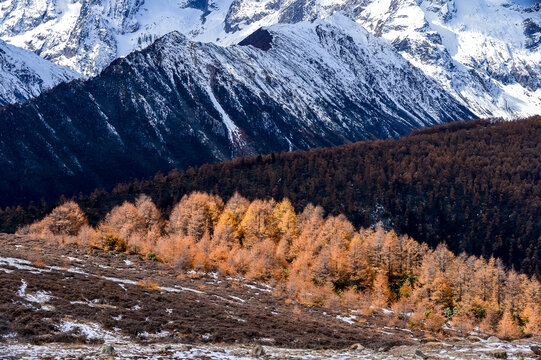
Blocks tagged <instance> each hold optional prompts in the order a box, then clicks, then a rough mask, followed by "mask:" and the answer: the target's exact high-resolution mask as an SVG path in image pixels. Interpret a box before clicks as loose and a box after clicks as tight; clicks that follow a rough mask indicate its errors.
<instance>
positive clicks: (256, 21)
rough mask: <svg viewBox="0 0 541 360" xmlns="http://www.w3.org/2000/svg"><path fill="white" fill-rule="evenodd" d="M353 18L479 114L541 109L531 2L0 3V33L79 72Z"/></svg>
mask: <svg viewBox="0 0 541 360" xmlns="http://www.w3.org/2000/svg"><path fill="white" fill-rule="evenodd" d="M336 12H343V13H344V14H346V15H348V16H350V17H351V18H353V19H355V20H356V21H357V22H358V23H360V24H362V25H363V26H364V27H365V28H366V29H368V31H370V32H371V33H372V34H374V35H376V36H378V37H382V38H384V39H386V40H387V41H389V42H390V43H392V44H393V45H394V46H395V48H396V50H397V51H399V52H400V53H401V54H402V55H403V56H404V57H405V58H406V59H407V60H408V61H410V62H411V63H412V64H414V65H415V66H416V67H418V68H420V69H421V70H422V71H423V72H424V73H425V74H427V75H429V76H430V77H431V78H433V79H435V80H436V81H438V82H439V83H440V84H441V85H442V86H443V87H444V88H445V89H447V90H448V91H449V92H450V93H451V94H452V95H453V96H454V97H455V98H456V99H457V100H458V101H460V102H461V103H462V104H463V105H465V106H467V107H468V108H470V109H471V110H472V111H474V112H475V113H476V114H477V115H479V116H505V117H516V116H524V115H531V114H535V113H540V112H541V65H540V64H541V51H540V47H539V44H540V42H541V11H540V5H539V3H536V1H533V0H515V1H511V0H184V1H178V0H152V1H150V0H93V1H83V0H25V1H22V0H0V37H1V38H2V39H4V40H5V41H7V42H10V43H12V44H14V45H17V46H20V47H24V48H26V49H29V50H32V51H34V52H36V53H37V54H39V55H41V56H42V57H44V58H46V59H49V60H51V61H54V62H56V63H58V64H61V65H65V66H68V67H70V68H72V69H75V70H77V71H79V72H81V73H83V74H86V75H95V74H97V73H99V71H101V70H102V69H103V68H105V67H106V66H107V65H108V64H109V63H110V62H111V61H113V60H114V59H116V58H117V57H120V56H125V55H127V54H128V53H130V52H131V51H133V50H134V49H139V48H142V47H144V46H147V45H149V44H150V43H152V41H153V40H155V39H156V38H158V37H160V36H162V35H164V34H166V33H168V32H171V31H179V32H181V33H183V34H185V35H186V36H188V37H189V38H190V39H194V40H198V41H206V42H216V43H219V44H222V45H230V44H236V43H238V42H239V41H240V40H241V39H242V38H244V37H245V36H247V35H249V34H251V33H253V32H254V31H255V30H257V29H258V28H260V27H262V26H269V25H272V24H276V23H287V24H291V23H297V22H299V21H304V20H314V19H322V18H326V17H328V16H330V15H332V14H334V13H336Z"/></svg>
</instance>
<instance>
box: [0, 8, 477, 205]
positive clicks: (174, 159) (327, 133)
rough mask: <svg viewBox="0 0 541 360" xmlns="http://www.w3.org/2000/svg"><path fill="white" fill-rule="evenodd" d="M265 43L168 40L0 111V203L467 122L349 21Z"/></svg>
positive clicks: (278, 34)
mask: <svg viewBox="0 0 541 360" xmlns="http://www.w3.org/2000/svg"><path fill="white" fill-rule="evenodd" d="M265 31H266V32H268V34H269V35H268V36H270V37H271V38H272V39H271V40H270V44H269V49H268V50H262V49H260V48H257V47H254V46H253V45H251V44H250V45H246V46H230V47H220V46H218V45H214V44H201V43H194V42H190V41H188V40H187V38H186V37H185V36H183V35H181V34H179V33H171V34H169V35H167V36H165V37H164V38H162V39H160V40H159V41H157V42H155V43H154V44H153V45H152V46H150V47H148V48H147V49H145V50H144V51H140V52H135V53H132V54H131V55H129V56H128V57H126V58H125V59H119V60H117V61H115V62H114V63H113V64H112V65H111V66H109V67H108V68H107V69H106V70H105V71H104V72H103V73H102V74H100V75H99V76H98V77H96V78H93V79H90V80H86V81H82V80H79V81H76V82H74V83H72V84H69V85H67V84H63V85H60V86H58V87H56V88H55V89H54V90H53V91H51V92H49V93H46V94H43V95H42V96H40V97H39V98H37V99H35V100H33V101H31V102H29V103H27V104H25V105H24V106H22V107H15V106H9V107H7V108H5V109H3V110H2V111H1V112H0V154H1V156H0V166H1V167H2V168H3V169H5V172H4V173H5V174H7V175H6V176H4V177H3V178H2V179H1V180H0V189H2V190H4V189H11V191H9V192H0V193H2V194H5V195H4V196H8V195H12V194H16V193H17V191H16V190H15V191H14V190H13V189H19V190H20V194H26V193H30V194H31V193H34V194H36V195H37V194H46V193H52V194H55V193H58V191H62V192H67V193H70V192H73V191H77V192H78V191H80V190H90V189H92V188H94V187H96V186H108V185H112V184H115V183H117V182H119V181H124V180H126V179H129V178H131V177H141V176H150V175H152V174H154V173H155V172H156V171H157V170H162V171H167V170H168V169H171V168H173V167H186V166H189V165H197V164H201V163H204V162H209V161H216V160H222V159H229V158H233V157H237V156H241V155H252V154H257V153H266V152H271V151H282V150H292V149H309V148H313V147H319V146H330V145H336V144H343V143H347V142H351V141H356V140H361V139H369V138H373V137H375V138H387V137H395V136H399V135H401V134H405V133H407V132H409V131H410V130H412V129H414V128H418V127H422V126H427V125H431V124H436V123H441V122H446V121H452V120H458V119H467V118H472V117H473V116H474V115H473V114H472V113H471V112H470V111H469V110H468V109H467V108H465V107H464V106H462V105H461V104H460V103H459V102H457V101H456V100H455V99H454V98H453V97H452V96H450V95H448V94H447V93H446V92H445V91H444V90H443V89H442V88H441V87H440V86H439V84H437V83H436V82H435V81H432V80H430V79H429V78H427V77H426V76H425V75H424V74H423V73H422V72H421V71H419V70H418V69H416V68H415V67H414V66H412V65H411V64H409V63H408V62H407V61H405V60H404V59H403V58H402V57H401V56H400V55H398V54H396V53H395V52H394V51H393V49H392V47H391V46H390V45H389V44H388V43H386V42H385V41H382V40H381V39H378V38H375V37H374V36H372V35H371V34H370V33H368V32H366V31H365V30H364V29H363V28H362V27H361V26H359V25H358V24H356V23H355V22H353V21H351V20H349V19H348V18H346V17H344V16H341V15H336V16H333V17H332V18H329V19H327V20H318V21H315V22H313V23H312V22H302V23H299V24H295V25H277V26H273V27H270V28H267V29H266V30H265ZM25 174H26V175H25ZM52 179H62V180H56V181H54V182H52ZM80 179H84V180H80ZM47 184H50V185H47ZM54 184H56V185H54ZM47 186H51V187H47ZM55 186H57V187H58V188H55ZM59 188H61V189H59ZM0 196H1V195H0ZM1 200H6V201H7V200H8V199H1Z"/></svg>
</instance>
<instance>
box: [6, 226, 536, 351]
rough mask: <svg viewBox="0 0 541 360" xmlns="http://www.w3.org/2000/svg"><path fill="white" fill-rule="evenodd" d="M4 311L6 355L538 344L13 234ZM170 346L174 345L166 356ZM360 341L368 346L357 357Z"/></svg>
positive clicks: (444, 348)
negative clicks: (466, 335)
mask: <svg viewBox="0 0 541 360" xmlns="http://www.w3.org/2000/svg"><path fill="white" fill-rule="evenodd" d="M141 284H143V285H144V286H141ZM156 286H157V287H158V288H156ZM152 287H154V289H152ZM0 314H2V315H1V317H0V358H2V359H3V358H4V357H5V358H8V356H14V357H20V358H39V357H41V358H47V356H50V358H74V359H75V358H76V357H77V356H81V355H88V354H93V355H92V356H94V355H96V354H98V353H99V349H100V347H101V346H102V345H101V344H103V343H106V344H115V346H116V347H117V354H120V355H121V357H122V358H130V357H131V358H163V359H166V358H194V359H223V358H231V359H237V358H243V357H246V356H249V355H250V354H251V353H250V351H251V350H250V348H249V347H245V346H252V345H254V344H262V345H265V346H266V348H267V349H268V351H267V353H268V354H272V355H267V357H272V358H275V357H281V358H337V359H341V358H348V357H349V358H365V359H370V358H373V359H384V358H399V357H402V358H408V356H413V357H411V358H415V356H417V355H415V351H417V350H419V351H422V352H423V354H434V355H435V354H440V353H442V352H443V353H446V352H447V348H449V349H455V350H456V351H455V350H453V351H454V352H457V351H458V350H457V349H458V348H460V349H462V350H460V352H459V353H460V356H462V357H458V358H471V359H475V358H482V357H484V356H485V353H486V354H488V352H489V351H492V350H494V349H498V348H503V349H506V351H508V352H509V354H510V355H511V354H514V355H513V356H516V357H515V358H529V357H528V356H533V355H532V354H531V350H529V346H530V345H531V344H530V343H531V342H532V341H534V340H529V341H526V342H525V343H524V344H522V345H518V343H517V344H515V345H513V346H511V345H512V344H508V345H509V346H511V347H509V346H507V345H505V344H503V343H502V344H497V345H498V346H499V347H495V346H496V345H494V346H492V347H488V348H487V347H486V346H485V347H480V346H477V347H476V346H472V344H471V343H470V342H467V341H465V340H464V339H455V342H454V343H449V342H448V343H443V342H439V343H440V345H437V346H434V345H435V344H431V345H426V344H423V342H425V341H423V339H425V338H426V337H427V336H429V335H428V334H425V333H424V332H422V331H410V330H407V329H400V328H394V327H392V328H389V327H385V323H384V321H383V320H384V319H383V318H382V317H381V316H378V315H370V316H362V315H359V314H357V313H351V312H348V311H347V310H346V309H339V308H337V309H329V308H320V307H309V306H304V305H301V304H298V303H295V302H292V301H290V300H288V299H286V298H285V297H283V296H282V295H280V294H279V293H277V292H276V291H273V288H272V287H271V286H268V285H265V284H260V283H256V282H250V281H247V280H244V279H231V278H225V277H222V276H219V275H217V274H206V275H201V274H191V275H188V276H186V274H182V273H181V272H179V271H177V270H175V269H174V268H172V267H171V266H169V265H167V264H162V263H159V262H152V261H146V260H142V259H140V258H139V257H138V256H136V255H125V254H116V253H107V252H103V251H97V250H91V251H88V249H81V248H78V247H77V246H74V245H66V246H52V245H50V244H47V242H45V241H42V240H39V239H32V238H29V237H21V236H15V235H5V234H0ZM455 335H456V334H455ZM481 343H483V342H481ZM163 344H169V346H171V348H170V349H167V350H166V351H162V350H164V349H163V347H164V346H165V345H163ZM352 344H361V345H362V347H363V348H365V349H364V350H363V351H362V352H360V351H358V350H354V351H353V350H347V351H346V350H345V349H349V347H350V346H351V345H352ZM476 348H479V349H481V348H483V349H484V350H482V351H481V350H479V351H481V352H480V353H479V352H475V351H474V350H475V349H476ZM492 348H494V349H492ZM285 349H289V350H285ZM294 349H298V350H294ZM48 354H49V355H48ZM50 354H54V355H50ZM471 354H473V355H471ZM75 355H77V356H75ZM470 355H471V356H473V357H469V356H470ZM3 356H4V357H3ZM343 356H346V357H343ZM438 356H443V355H441V354H440V355H438ZM487 356H489V355H487ZM519 356H520V357H519ZM436 358H438V357H436ZM454 358H457V357H454ZM510 358H512V357H510ZM531 358H534V357H531Z"/></svg>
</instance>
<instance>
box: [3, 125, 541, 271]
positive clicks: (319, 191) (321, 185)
mask: <svg viewBox="0 0 541 360" xmlns="http://www.w3.org/2000/svg"><path fill="white" fill-rule="evenodd" d="M540 177H541V117H539V116H536V117H531V118H528V119H523V120H520V121H513V122H496V121H489V120H476V121H468V122H457V123H450V124H445V125H441V126H435V127H431V128H426V129H421V130H417V131H414V132H413V133H411V134H410V135H408V136H405V137H403V138H400V139H397V140H374V141H363V142H358V143H354V144H348V145H343V146H338V147H333V148H324V149H314V150H311V151H297V152H286V153H280V154H277V153H272V154H268V155H258V156H253V157H244V158H238V159H235V160H232V161H226V162H222V163H215V164H207V165H203V166H200V167H197V168H188V169H186V170H173V171H171V172H170V173H169V174H167V175H162V174H157V175H156V176H155V177H154V178H153V179H149V180H135V181H133V182H130V183H123V184H119V185H118V186H116V187H115V188H114V189H113V190H112V191H105V190H103V189H98V190H95V191H94V192H93V193H92V194H90V195H88V196H83V195H81V196H79V197H75V198H74V199H73V200H75V201H77V203H78V204H80V206H81V208H82V209H83V210H84V212H85V213H86V214H87V216H88V219H89V221H90V223H91V224H93V225H96V224H97V223H99V222H100V221H101V220H102V219H103V218H104V216H105V215H106V214H107V213H108V212H109V211H110V210H111V209H112V208H113V207H114V206H117V205H120V204H122V203H123V202H124V201H134V200H135V198H136V197H137V196H138V194H140V193H145V194H147V195H149V196H150V197H151V198H152V200H153V201H154V203H155V204H156V205H157V207H158V209H159V210H160V212H161V213H162V214H163V215H165V216H169V214H170V213H171V211H172V209H173V207H174V205H175V204H177V203H178V202H179V201H180V199H181V198H182V197H183V196H184V195H185V194H188V193H190V192H192V191H206V192H208V193H212V194H216V195H219V196H222V197H224V198H228V197H230V196H232V195H233V194H234V193H235V192H239V193H240V194H241V195H242V196H245V197H246V198H248V199H249V200H254V199H271V198H272V199H277V200H278V199H281V198H284V197H287V198H288V199H290V201H291V203H292V204H293V206H294V208H295V210H296V211H302V209H304V208H305V207H306V206H307V204H308V203H314V204H317V205H320V206H322V208H323V209H324V210H325V211H326V212H327V213H329V214H332V215H338V214H344V215H346V216H347V218H348V219H349V220H350V221H351V222H352V223H353V224H354V225H355V226H361V227H369V226H372V225H374V224H376V223H378V222H381V223H382V224H383V226H384V228H385V229H394V230H395V231H396V232H397V233H398V234H407V235H409V236H411V237H413V238H415V239H416V240H418V241H421V242H423V243H426V244H428V245H429V246H432V247H436V246H437V245H438V244H440V243H445V244H447V246H448V247H449V249H450V250H451V251H453V252H454V253H456V254H458V253H462V252H464V253H466V254H470V255H476V256H483V257H485V258H490V257H496V258H500V259H502V260H503V261H504V264H505V265H506V266H512V267H513V268H514V269H516V270H517V271H520V272H524V273H526V274H530V275H536V276H538V277H539V276H541V184H540ZM65 201H66V199H63V200H62V201H61V202H65ZM53 207H54V206H53V205H48V204H45V203H42V204H39V205H35V204H34V205H32V206H30V207H27V208H22V207H11V208H7V209H4V210H3V211H0V227H1V229H2V230H3V231H9V232H13V231H15V229H16V228H17V227H19V226H21V225H23V224H28V223H31V222H32V221H34V220H36V219H38V218H40V217H42V216H44V215H45V214H46V213H47V212H49V211H51V210H52V208H53Z"/></svg>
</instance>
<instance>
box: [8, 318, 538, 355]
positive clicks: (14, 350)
mask: <svg viewBox="0 0 541 360" xmlns="http://www.w3.org/2000/svg"><path fill="white" fill-rule="evenodd" d="M63 326H64V327H65V329H66V330H67V331H70V330H73V329H75V328H77V329H79V330H80V331H82V332H83V333H85V334H88V335H89V336H99V334H103V333H107V332H106V331H105V332H104V330H103V329H100V328H99V327H97V326H96V325H95V324H77V323H70V322H65V323H64V325H63ZM107 336H110V334H107ZM108 340H110V344H112V345H113V346H114V348H115V351H116V353H117V355H118V356H119V357H120V358H122V359H164V358H167V359H207V360H210V359H213V360H244V359H253V358H254V357H253V356H252V349H253V346H252V345H234V346H228V345H220V344H217V345H194V346H192V345H180V344H171V345H165V344H152V345H148V346H145V345H138V344H134V343H132V342H130V341H128V340H126V339H125V338H122V337H118V336H115V335H114V334H113V335H111V336H110V337H108ZM259 340H260V342H264V341H262V339H259ZM100 348H101V346H99V345H71V344H62V345H61V344H45V345H28V344H21V343H17V342H15V341H12V340H8V343H7V344H3V345H0V354H10V355H12V356H13V355H16V356H19V357H18V358H19V359H36V358H41V357H43V356H49V357H51V356H53V357H54V358H56V359H65V358H74V357H76V356H95V355H97V354H99V352H100ZM263 348H264V349H265V354H266V356H265V358H268V359H313V360H319V359H321V360H322V359H333V360H346V359H374V360H376V359H377V360H391V359H398V358H401V359H419V357H417V356H416V355H415V352H416V351H420V352H421V353H423V354H425V355H426V356H429V357H430V358H434V359H493V358H494V357H493V356H492V355H491V354H490V352H491V351H494V350H498V349H499V350H502V349H503V350H505V351H507V354H508V359H519V358H520V359H525V360H527V359H535V358H534V356H533V354H532V352H531V350H529V347H528V346H526V345H512V346H506V345H502V344H494V345H493V346H488V345H487V346H485V345H484V344H481V345H480V346H479V348H478V349H476V350H472V348H471V347H468V346H465V347H461V348H459V347H456V346H455V347H451V346H449V347H442V348H432V349H430V348H427V347H418V346H417V347H398V348H396V349H394V350H391V351H389V352H380V351H373V350H369V349H364V350H362V351H358V350H305V349H284V348H277V347H273V346H264V347H263Z"/></svg>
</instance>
